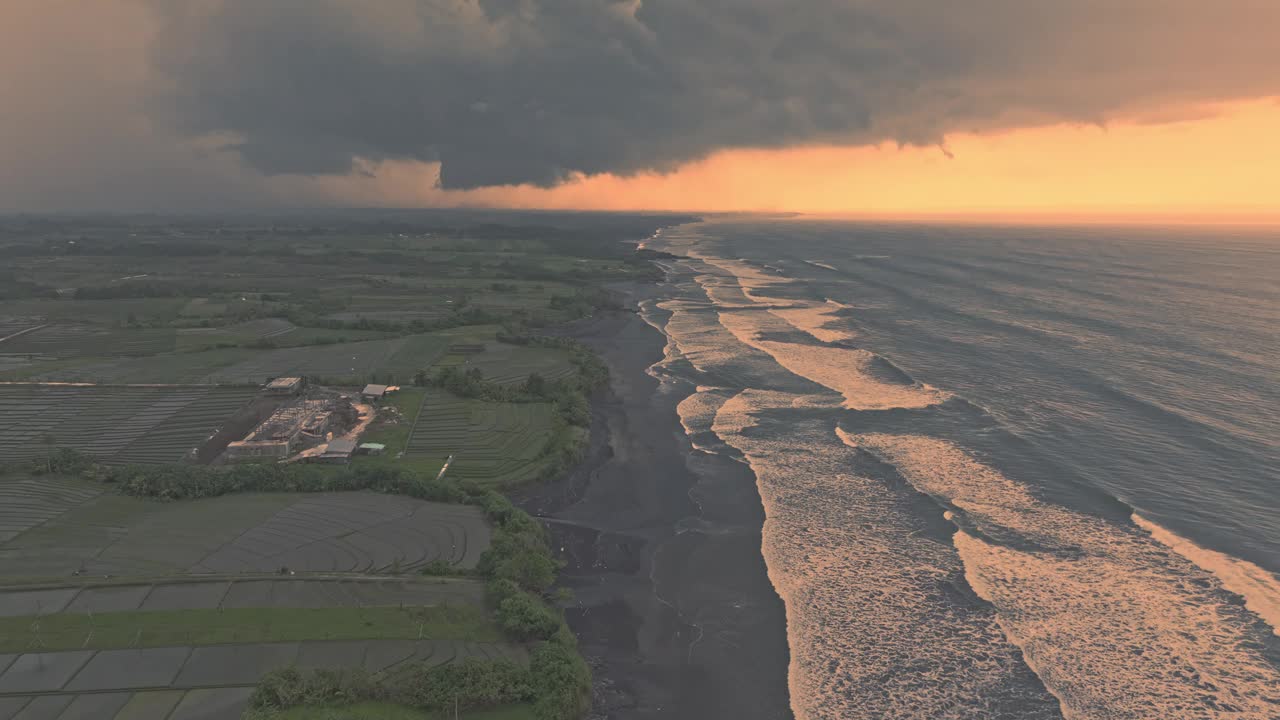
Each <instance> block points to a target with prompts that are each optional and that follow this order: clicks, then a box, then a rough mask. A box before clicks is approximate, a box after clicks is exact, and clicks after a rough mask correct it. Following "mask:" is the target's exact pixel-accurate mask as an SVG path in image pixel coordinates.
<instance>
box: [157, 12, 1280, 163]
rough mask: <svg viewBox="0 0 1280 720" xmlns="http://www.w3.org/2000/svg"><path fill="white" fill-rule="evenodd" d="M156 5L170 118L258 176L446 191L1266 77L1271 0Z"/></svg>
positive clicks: (1059, 111)
mask: <svg viewBox="0 0 1280 720" xmlns="http://www.w3.org/2000/svg"><path fill="white" fill-rule="evenodd" d="M163 5H164V7H166V8H168V9H167V10H165V11H164V20H163V23H162V25H161V29H160V33H159V35H158V42H157V45H156V47H155V49H154V53H153V56H152V57H153V62H154V67H155V68H157V69H158V70H160V71H161V72H162V73H163V74H164V75H165V76H166V77H167V79H168V80H169V81H170V83H171V87H173V88H176V89H175V90H174V91H173V92H171V93H169V94H167V95H165V96H164V97H163V98H162V100H163V106H164V107H165V108H166V109H167V111H168V112H169V113H171V116H169V119H170V120H172V121H173V122H175V123H177V125H178V127H180V128H181V129H182V130H183V132H185V133H189V134H200V133H210V132H229V133H233V134H234V135H236V136H237V137H239V138H240V139H241V142H240V143H239V144H238V146H237V147H238V150H239V151H240V153H241V154H242V155H243V157H244V159H245V160H246V161H247V162H248V163H249V164H250V165H251V166H253V167H254V168H256V169H258V170H261V171H263V172H265V173H306V174H317V173H345V172H348V171H349V170H350V169H351V167H352V160H353V158H356V157H360V158H366V159H371V160H380V159H391V158H394V159H417V160H424V161H435V160H438V161H440V162H441V164H442V165H441V181H442V184H443V185H444V186H445V187H450V188H468V187H477V186H485V185H499V184H512V183H524V182H530V183H536V184H540V185H551V184H554V183H556V182H557V181H559V180H561V179H562V178H564V177H565V176H566V175H567V174H569V173H572V172H584V173H598V172H614V173H624V174H625V173H631V172H635V171H639V170H646V169H659V170H661V169H668V168H671V167H673V166H674V165H676V164H678V163H681V162H683V161H688V160H691V159H695V158H698V157H701V156H704V155H706V154H707V153H709V152H712V151H715V150H717V149H722V148H730V147H779V146H786V145H792V144H800V143H812V142H848V143H864V142H878V141H884V140H890V141H898V142H903V143H911V144H932V143H939V142H940V141H941V140H942V138H943V136H944V134H945V133H947V132H949V131H953V130H983V129H995V128H1002V127H1010V126H1018V125H1026V124H1038V123H1045V122H1056V121H1064V120H1065V121H1082V122H1104V121H1106V120H1108V119H1110V118H1112V117H1114V116H1116V115H1117V114H1133V113H1142V112H1145V111H1148V110H1149V109H1153V108H1156V107H1163V106H1164V105H1167V104H1169V103H1174V104H1177V105H1180V106H1185V105H1186V104H1188V103H1194V102H1198V101H1209V100H1217V99H1229V98H1235V97H1245V96H1256V95H1263V94H1275V93H1280V60H1278V58H1280V53H1277V52H1276V46H1275V43H1276V34H1275V33H1276V28H1277V27H1280V3H1276V2H1271V1H1270V0H1264V1H1260V2H1255V1H1253V0H1224V1H1220V2H1214V3H1206V2H1203V1H1202V0H1105V1H1104V0H1036V1H1034V2H1028V1H1027V0H970V1H969V2H944V1H943V0H862V1H857V0H793V1H791V2H784V1H783V0H643V2H620V1H615V0H471V1H468V0H373V1H368V2H366V1H357V0H222V1H220V2H207V1H206V2H187V3H184V2H165V3H163ZM174 7H179V8H184V9H182V10H181V11H175V10H173V8H174Z"/></svg>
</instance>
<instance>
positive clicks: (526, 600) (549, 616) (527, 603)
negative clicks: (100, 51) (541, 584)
mask: <svg viewBox="0 0 1280 720" xmlns="http://www.w3.org/2000/svg"><path fill="white" fill-rule="evenodd" d="M560 623H561V620H560V616H559V615H558V614H557V613H556V612H555V611H554V610H552V609H551V608H550V607H549V606H548V605H547V604H546V603H544V602H543V601H542V600H541V599H540V598H538V597H537V596H536V595H533V594H531V593H527V592H523V591H521V592H518V593H515V594H513V595H511V596H509V597H507V598H506V599H504V600H503V601H502V602H500V603H499V604H498V624H499V625H500V626H501V627H502V631H503V632H504V633H506V634H507V636H508V637H511V638H513V639H516V640H545V639H546V638H549V637H551V636H552V635H554V634H555V632H556V630H557V629H559V627H560Z"/></svg>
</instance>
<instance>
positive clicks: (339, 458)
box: [317, 439, 356, 463]
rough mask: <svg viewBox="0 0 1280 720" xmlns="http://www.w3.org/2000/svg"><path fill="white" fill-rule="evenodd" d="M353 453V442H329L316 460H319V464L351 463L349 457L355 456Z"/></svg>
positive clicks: (354, 446) (342, 440) (354, 443)
mask: <svg viewBox="0 0 1280 720" xmlns="http://www.w3.org/2000/svg"><path fill="white" fill-rule="evenodd" d="M355 451H356V441H355V440H346V439H337V440H330V441H329V444H328V446H326V447H325V449H324V452H323V453H320V456H319V457H318V458H317V459H318V460H320V462H330V463H349V462H351V456H352V455H353V454H355Z"/></svg>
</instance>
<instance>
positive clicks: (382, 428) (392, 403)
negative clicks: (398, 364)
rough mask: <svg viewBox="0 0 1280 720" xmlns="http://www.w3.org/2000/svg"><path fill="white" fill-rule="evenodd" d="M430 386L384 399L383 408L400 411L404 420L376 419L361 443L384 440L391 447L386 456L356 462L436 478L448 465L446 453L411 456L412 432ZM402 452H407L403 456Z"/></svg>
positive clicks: (371, 457) (360, 459) (361, 459)
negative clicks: (404, 469)
mask: <svg viewBox="0 0 1280 720" xmlns="http://www.w3.org/2000/svg"><path fill="white" fill-rule="evenodd" d="M426 394H427V389H426V388H420V387H404V388H401V389H400V390H399V391H398V392H395V393H392V394H391V395H388V396H387V397H386V399H384V400H383V402H382V407H383V410H380V411H379V413H382V412H384V411H385V409H386V408H392V407H393V408H395V409H396V410H398V411H399V417H400V421H399V422H397V423H394V424H392V423H385V422H382V421H376V420H375V421H374V423H373V424H372V425H371V426H370V428H369V429H368V430H366V431H365V433H364V435H362V436H360V442H361V443H382V444H383V445H386V446H387V450H386V452H385V453H383V454H382V455H357V456H356V457H355V458H354V459H353V460H352V461H353V462H355V463H357V464H360V465H386V466H395V467H407V468H410V469H412V470H416V471H417V472H419V473H422V474H423V475H426V476H429V477H435V475H436V473H438V472H440V467H441V466H442V465H444V461H445V457H446V455H425V456H424V455H411V454H409V453H408V452H407V451H408V448H409V434H410V432H411V431H412V430H413V424H414V422H415V421H416V420H417V419H418V411H419V410H421V409H422V408H423V405H422V399H423V398H424V397H425V396H426ZM401 453H404V455H403V456H402V455H401Z"/></svg>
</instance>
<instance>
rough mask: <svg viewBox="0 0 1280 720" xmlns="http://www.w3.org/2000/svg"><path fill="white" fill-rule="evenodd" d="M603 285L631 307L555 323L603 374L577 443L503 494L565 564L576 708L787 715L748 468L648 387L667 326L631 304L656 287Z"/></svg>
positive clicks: (781, 621) (781, 644)
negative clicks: (586, 433) (541, 480)
mask: <svg viewBox="0 0 1280 720" xmlns="http://www.w3.org/2000/svg"><path fill="white" fill-rule="evenodd" d="M618 290H619V291H620V293H621V294H623V295H624V296H625V304H626V306H627V307H628V308H630V309H631V310H629V311H613V312H607V313H602V314H600V315H598V316H595V317H592V318H588V319H585V320H582V321H578V322H577V323H574V324H571V325H570V326H568V327H566V328H563V329H562V330H561V333H562V334H565V335H568V336H570V337H573V338H575V339H577V340H579V341H580V342H582V343H584V344H586V345H588V346H589V347H591V348H592V349H593V350H595V351H596V352H597V353H598V354H599V355H600V356H601V358H602V359H603V360H604V361H605V363H606V364H607V365H608V367H609V371H610V382H609V388H608V389H607V390H606V391H603V392H601V393H599V394H597V396H596V397H595V398H593V400H592V428H591V440H590V444H589V446H588V449H587V452H586V455H585V456H584V458H583V460H582V461H581V462H580V463H579V464H578V465H577V466H576V467H575V468H574V469H573V470H572V471H571V472H570V473H568V474H567V475H566V476H565V477H563V478H561V479H560V480H557V481H555V482H552V483H547V484H544V485H541V486H538V487H535V488H530V489H527V490H525V491H523V492H518V493H515V494H514V497H513V499H514V500H515V501H516V502H517V504H518V505H520V506H521V507H522V508H524V509H525V510H527V511H528V512H530V513H531V514H534V515H536V516H538V517H541V518H542V519H543V520H545V521H546V522H547V525H548V527H549V528H550V529H551V537H552V544H553V548H554V549H555V550H556V552H557V553H558V555H559V556H560V557H561V558H562V559H563V560H564V561H565V562H566V565H565V567H564V569H563V570H562V571H561V582H562V584H563V585H565V586H566V587H568V588H570V589H571V590H572V591H573V592H574V601H573V604H572V605H571V606H570V607H569V608H567V610H566V616H567V618H568V621H569V625H570V627H571V628H572V629H573V631H574V633H575V634H576V635H577V637H578V641H579V644H580V648H581V651H582V654H583V655H584V656H585V657H586V658H587V661H588V663H590V664H591V666H592V668H593V672H594V675H595V681H594V690H593V695H594V703H593V710H592V713H591V717H610V718H642V717H654V716H658V715H660V716H662V717H664V718H667V717H670V718H689V719H690V720H694V719H701V718H712V717H734V718H769V719H771V720H772V719H784V718H791V717H793V715H792V711H791V706H790V695H789V691H788V686H787V680H788V665H789V662H790V652H789V649H788V645H787V637H786V615H785V609H784V606H783V603H782V600H781V599H780V598H779V597H778V595H777V593H776V591H775V590H774V588H773V586H772V584H771V583H770V581H769V578H768V574H767V570H766V567H765V561H764V558H763V555H762V554H761V538H762V535H761V533H762V526H763V523H764V517H765V516H764V509H763V506H762V504H761V500H760V496H759V493H758V489H757V487H756V480H755V477H754V475H752V473H751V471H750V470H749V469H748V468H747V467H746V466H744V465H742V464H741V463H738V462H735V461H734V460H732V459H730V458H727V457H723V456H719V455H713V454H708V453H704V452H702V451H698V450H695V449H694V448H693V447H692V445H691V443H690V442H689V439H688V438H687V437H686V435H685V432H684V428H683V426H682V425H681V424H680V420H679V416H678V415H677V413H676V406H677V405H678V404H679V402H680V401H681V400H683V399H684V398H685V397H687V396H688V395H689V394H691V393H692V392H693V388H687V389H685V388H677V390H678V391H676V392H671V391H666V390H662V389H660V382H659V381H658V379H656V378H654V377H653V376H652V375H650V374H649V373H648V369H649V367H650V366H651V365H653V364H654V363H656V362H659V361H661V360H662V358H663V356H664V349H665V346H666V337H665V336H664V335H663V334H662V333H661V332H659V331H658V330H656V329H655V328H653V327H652V326H650V325H649V324H648V323H647V322H645V321H644V320H643V319H642V318H641V317H640V316H639V314H638V313H637V312H635V310H634V309H635V308H636V307H637V306H638V304H639V302H640V301H642V300H644V299H648V298H651V297H654V296H656V295H657V292H658V286H657V285H638V284H629V285H626V286H624V287H621V288H618ZM694 466H696V468H697V470H696V471H695V470H694V469H693V468H694ZM694 495H696V496H697V501H696V502H695V501H694V499H693V497H694ZM709 518H714V521H712V520H709ZM693 527H697V528H699V529H698V530H690V529H688V528H693Z"/></svg>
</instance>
